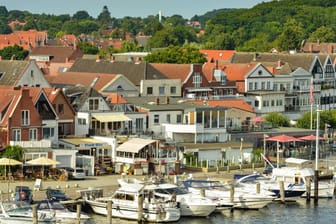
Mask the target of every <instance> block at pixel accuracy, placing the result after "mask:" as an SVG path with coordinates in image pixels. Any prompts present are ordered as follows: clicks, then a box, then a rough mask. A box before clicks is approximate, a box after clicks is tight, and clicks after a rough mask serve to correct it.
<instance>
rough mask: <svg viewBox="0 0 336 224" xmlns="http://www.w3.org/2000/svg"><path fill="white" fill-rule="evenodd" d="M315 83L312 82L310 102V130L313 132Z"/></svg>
mask: <svg viewBox="0 0 336 224" xmlns="http://www.w3.org/2000/svg"><path fill="white" fill-rule="evenodd" d="M313 94H314V81H313V77H311V80H310V89H309V101H310V130H313V104H314V95H313Z"/></svg>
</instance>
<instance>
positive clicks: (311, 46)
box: [309, 44, 313, 52]
mask: <svg viewBox="0 0 336 224" xmlns="http://www.w3.org/2000/svg"><path fill="white" fill-rule="evenodd" d="M309 52H313V44H309Z"/></svg>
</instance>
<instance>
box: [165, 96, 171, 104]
mask: <svg viewBox="0 0 336 224" xmlns="http://www.w3.org/2000/svg"><path fill="white" fill-rule="evenodd" d="M169 100H170V99H169V96H166V104H169Z"/></svg>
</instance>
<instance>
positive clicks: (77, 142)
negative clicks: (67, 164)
mask: <svg viewBox="0 0 336 224" xmlns="http://www.w3.org/2000/svg"><path fill="white" fill-rule="evenodd" d="M60 141H62V142H64V143H68V144H70V145H74V146H76V147H80V148H96V147H98V148H111V146H110V145H109V144H107V142H104V141H101V140H98V139H94V138H63V139H60Z"/></svg>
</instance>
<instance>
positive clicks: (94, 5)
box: [0, 0, 270, 19]
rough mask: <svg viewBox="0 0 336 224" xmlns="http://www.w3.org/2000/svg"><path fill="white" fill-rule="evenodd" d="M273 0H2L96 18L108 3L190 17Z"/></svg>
mask: <svg viewBox="0 0 336 224" xmlns="http://www.w3.org/2000/svg"><path fill="white" fill-rule="evenodd" d="M268 1H270V0H264V1H262V0H0V5H1V6H6V8H7V10H8V11H10V10H22V11H23V10H27V11H29V12H32V13H38V14H41V13H46V14H54V15H60V14H70V15H71V16H72V15H73V14H74V13H76V12H77V11H81V10H85V11H87V12H88V13H89V14H90V16H92V17H94V18H96V17H97V15H98V14H99V13H100V12H101V11H102V9H103V6H104V5H106V6H107V7H108V9H109V11H110V13H111V16H112V17H115V18H123V17H125V16H130V17H142V18H144V17H147V16H149V15H157V14H158V13H159V11H160V10H161V12H162V15H163V16H172V15H181V16H182V17H184V18H186V19H190V18H191V17H193V16H194V15H203V14H205V13H206V12H208V11H212V10H214V9H223V8H251V7H253V6H254V5H256V4H258V3H261V2H268Z"/></svg>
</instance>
